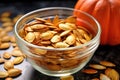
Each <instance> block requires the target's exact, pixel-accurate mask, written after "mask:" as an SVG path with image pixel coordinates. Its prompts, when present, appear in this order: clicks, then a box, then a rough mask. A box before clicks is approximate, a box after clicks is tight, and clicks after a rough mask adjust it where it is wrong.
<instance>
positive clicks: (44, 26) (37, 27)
mask: <svg viewBox="0 0 120 80" xmlns="http://www.w3.org/2000/svg"><path fill="white" fill-rule="evenodd" d="M30 27H31V29H35V30H38V29H43V28H46V27H47V26H46V25H44V24H35V25H32V26H30Z"/></svg>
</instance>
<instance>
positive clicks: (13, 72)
mask: <svg viewBox="0 0 120 80" xmlns="http://www.w3.org/2000/svg"><path fill="white" fill-rule="evenodd" d="M21 72H22V70H20V69H17V68H13V69H9V70H8V74H9V76H10V77H15V76H18V75H20V74H21Z"/></svg>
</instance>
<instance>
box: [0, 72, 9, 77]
mask: <svg viewBox="0 0 120 80" xmlns="http://www.w3.org/2000/svg"><path fill="white" fill-rule="evenodd" d="M6 77H8V72H6V71H0V78H6Z"/></svg>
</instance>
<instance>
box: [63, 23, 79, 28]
mask: <svg viewBox="0 0 120 80" xmlns="http://www.w3.org/2000/svg"><path fill="white" fill-rule="evenodd" d="M65 24H66V25H69V26H70V27H71V28H72V29H76V28H77V27H76V25H75V24H73V23H65Z"/></svg>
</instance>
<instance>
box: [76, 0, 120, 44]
mask: <svg viewBox="0 0 120 80" xmlns="http://www.w3.org/2000/svg"><path fill="white" fill-rule="evenodd" d="M75 9H78V10H82V11H85V12H87V13H89V14H91V15H93V16H94V17H95V18H96V19H97V20H98V22H99V23H100V25H101V29H102V34H101V44H102V45H118V44H120V0H78V1H77V3H76V5H75ZM77 15H78V14H77Z"/></svg>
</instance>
